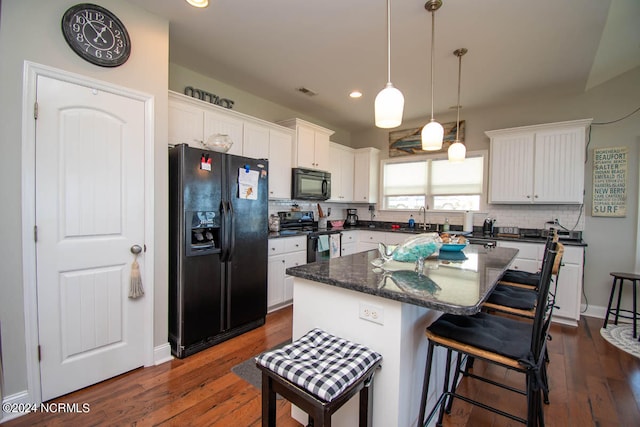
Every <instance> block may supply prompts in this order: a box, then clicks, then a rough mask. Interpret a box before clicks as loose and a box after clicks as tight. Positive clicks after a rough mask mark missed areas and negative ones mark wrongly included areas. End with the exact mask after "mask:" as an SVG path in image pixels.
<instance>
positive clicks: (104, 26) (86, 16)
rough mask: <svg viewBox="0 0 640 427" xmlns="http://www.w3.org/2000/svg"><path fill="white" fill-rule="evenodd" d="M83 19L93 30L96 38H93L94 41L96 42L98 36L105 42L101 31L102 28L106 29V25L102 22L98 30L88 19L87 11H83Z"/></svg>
mask: <svg viewBox="0 0 640 427" xmlns="http://www.w3.org/2000/svg"><path fill="white" fill-rule="evenodd" d="M84 19H85V21H87V24H89V26H90V27H91V28H93V31H94V32H95V33H96V38H94V39H93V41H94V43H98V38H100V39H102V42H103V43H107V41H106V40H105V38H104V37H102V33H104V30H106V29H107V26H106V25H104V24H102V30H100V31H98V30H97V29H96V27H95V26H94V25H93V22H92V21H91V20H90V19H89V12H86V13H85V16H84Z"/></svg>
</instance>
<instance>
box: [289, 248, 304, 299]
mask: <svg viewBox="0 0 640 427" xmlns="http://www.w3.org/2000/svg"><path fill="white" fill-rule="evenodd" d="M306 263H307V252H306V251H302V252H292V253H290V254H288V255H287V257H286V260H285V268H289V267H295V266H298V265H305V264H306ZM285 271H286V270H285ZM283 292H284V293H283V297H284V302H287V301H291V300H292V299H293V276H288V275H286V276H285V279H284V289H283Z"/></svg>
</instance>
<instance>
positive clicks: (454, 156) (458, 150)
mask: <svg viewBox="0 0 640 427" xmlns="http://www.w3.org/2000/svg"><path fill="white" fill-rule="evenodd" d="M465 53H467V49H465V48H461V49H456V50H455V51H454V52H453V54H454V55H455V56H457V57H458V104H457V106H456V108H457V109H458V118H457V119H456V140H455V141H454V143H453V144H451V145H450V146H449V150H448V151H447V155H448V157H449V161H450V162H462V161H464V159H465V157H466V155H467V147H465V145H464V144H463V143H462V142H460V80H462V55H464V54H465Z"/></svg>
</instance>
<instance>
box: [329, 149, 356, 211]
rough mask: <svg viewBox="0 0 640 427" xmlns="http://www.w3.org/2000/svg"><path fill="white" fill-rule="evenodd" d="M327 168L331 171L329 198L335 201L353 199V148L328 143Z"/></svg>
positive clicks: (349, 200)
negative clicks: (328, 159)
mask: <svg viewBox="0 0 640 427" xmlns="http://www.w3.org/2000/svg"><path fill="white" fill-rule="evenodd" d="M329 158H330V159H331V161H330V162H329V164H328V168H327V170H328V171H329V173H331V198H330V199H329V200H332V201H336V202H351V201H353V162H354V155H353V150H352V149H350V148H349V147H343V146H341V145H340V144H334V143H330V144H329Z"/></svg>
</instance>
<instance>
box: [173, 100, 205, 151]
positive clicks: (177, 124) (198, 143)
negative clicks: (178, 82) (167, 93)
mask: <svg viewBox="0 0 640 427" xmlns="http://www.w3.org/2000/svg"><path fill="white" fill-rule="evenodd" d="M203 126H204V110H202V109H200V108H197V107H195V106H193V105H190V104H187V103H182V102H180V101H176V100H171V101H170V102H169V144H171V145H177V144H188V145H189V146H191V147H197V148H202V142H203V139H204V136H203V133H202V132H203V129H204V128H203Z"/></svg>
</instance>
